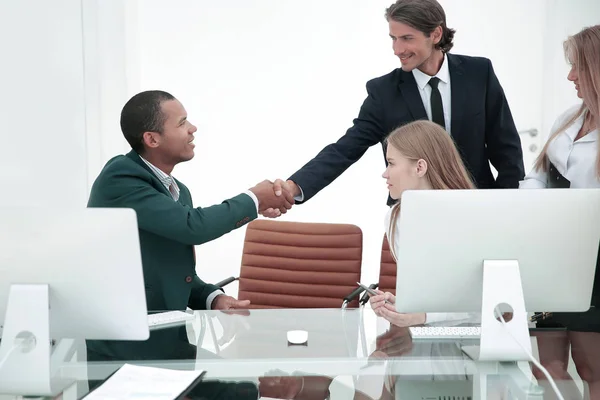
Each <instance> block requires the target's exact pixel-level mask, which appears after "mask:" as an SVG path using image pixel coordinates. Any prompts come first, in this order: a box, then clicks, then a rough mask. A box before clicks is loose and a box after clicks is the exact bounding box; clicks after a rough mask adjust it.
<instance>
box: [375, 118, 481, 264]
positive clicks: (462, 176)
mask: <svg viewBox="0 0 600 400" xmlns="http://www.w3.org/2000/svg"><path fill="white" fill-rule="evenodd" d="M386 144H387V146H392V147H394V148H395V149H396V150H398V151H399V152H400V153H401V154H402V156H404V157H406V158H408V159H409V160H413V161H418V160H420V159H423V160H425V162H427V172H426V175H425V176H426V177H427V179H428V180H429V183H430V184H431V188H432V189H438V190H440V189H474V188H475V185H474V184H473V180H472V179H471V176H470V175H469V173H468V172H467V169H466V168H465V165H464V164H463V162H462V159H461V157H460V154H459V153H458V150H457V149H456V146H455V144H454V141H453V140H452V138H451V137H450V134H449V133H448V132H446V131H445V130H444V129H443V128H442V127H441V126H439V125H438V124H436V123H433V122H430V121H414V122H411V123H409V124H407V125H404V126H401V127H400V128H397V129H395V130H394V131H393V132H392V133H390V134H389V136H388V137H387V138H386ZM399 215H400V201H398V203H397V204H396V205H394V206H393V208H392V215H391V218H390V226H389V230H388V232H390V234H389V236H390V237H389V238H388V241H389V243H390V250H391V252H392V256H393V257H394V259H396V254H395V251H394V243H395V242H394V237H395V235H396V222H397V220H398V216H399Z"/></svg>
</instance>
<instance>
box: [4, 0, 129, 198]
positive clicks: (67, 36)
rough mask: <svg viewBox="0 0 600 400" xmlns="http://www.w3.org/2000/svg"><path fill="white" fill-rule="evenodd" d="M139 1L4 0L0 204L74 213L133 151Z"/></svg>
mask: <svg viewBox="0 0 600 400" xmlns="http://www.w3.org/2000/svg"><path fill="white" fill-rule="evenodd" d="M136 4H137V2H136V1H135V0H127V1H126V2H125V1H122V0H53V1H51V2H49V1H45V0H19V1H8V0H6V1H5V0H3V1H1V2H0V48H1V49H2V63H0V91H1V93H2V96H0V121H2V128H1V129H0V135H1V136H0V137H1V138H2V146H1V147H0V180H1V181H2V183H3V184H2V186H3V188H4V191H3V193H5V194H6V195H4V196H1V197H0V205H14V204H17V205H22V206H26V205H36V206H39V205H43V206H76V207H83V206H85V205H86V203H87V198H88V193H89V189H90V187H91V184H92V182H93V180H94V178H95V177H96V176H97V175H98V172H99V171H100V168H101V167H102V165H103V164H104V163H105V162H106V160H107V159H108V158H110V157H111V156H113V155H114V154H116V153H122V152H123V151H126V150H127V145H126V142H125V140H124V139H123V138H122V135H121V133H120V129H119V113H120V110H121V107H122V106H123V104H124V102H125V101H126V100H127V99H128V98H129V97H130V96H131V95H133V94H134V93H136V92H137V91H138V85H137V84H136V83H137V79H139V66H138V64H137V62H138V60H139V56H138V54H137V52H136V51H137V43H136V40H137V39H136V38H137V34H138V30H137V26H136V24H135V21H136V18H135V17H136V13H137V11H136V9H135V7H136Z"/></svg>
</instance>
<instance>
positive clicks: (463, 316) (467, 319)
mask: <svg viewBox="0 0 600 400" xmlns="http://www.w3.org/2000/svg"><path fill="white" fill-rule="evenodd" d="M394 207H397V206H394ZM394 207H390V209H389V210H388V212H387V214H386V215H385V233H386V236H387V238H388V241H390V240H389V239H390V219H391V218H392V211H393V210H394ZM399 230H400V218H398V219H397V220H396V234H395V235H396V237H395V238H394V243H393V246H394V253H395V254H398V249H399V248H400V237H399V235H398V231H399ZM390 246H392V243H391V241H390ZM415 284H419V282H415ZM423 284H425V285H426V284H427V282H423ZM480 322H481V316H480V313H468V312H465V313H427V314H426V317H425V324H427V325H438V326H453V325H458V324H464V323H480Z"/></svg>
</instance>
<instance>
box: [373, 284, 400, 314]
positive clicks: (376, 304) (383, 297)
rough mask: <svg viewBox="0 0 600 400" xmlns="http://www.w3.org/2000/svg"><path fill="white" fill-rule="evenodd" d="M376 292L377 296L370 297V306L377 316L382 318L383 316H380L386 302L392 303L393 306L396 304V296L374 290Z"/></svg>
mask: <svg viewBox="0 0 600 400" xmlns="http://www.w3.org/2000/svg"><path fill="white" fill-rule="evenodd" d="M374 290H375V292H377V296H370V297H369V304H370V305H371V308H372V309H373V311H375V314H377V315H379V316H380V317H381V316H382V315H381V314H380V311H381V307H383V305H384V304H385V303H386V302H388V303H391V304H396V296H394V295H393V294H391V293H390V292H385V293H384V292H382V291H381V290H377V289H374Z"/></svg>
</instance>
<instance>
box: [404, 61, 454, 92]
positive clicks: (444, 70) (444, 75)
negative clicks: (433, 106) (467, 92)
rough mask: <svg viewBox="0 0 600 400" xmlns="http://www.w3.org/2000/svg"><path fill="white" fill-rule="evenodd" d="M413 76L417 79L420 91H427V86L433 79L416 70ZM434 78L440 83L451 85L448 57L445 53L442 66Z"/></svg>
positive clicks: (413, 71)
mask: <svg viewBox="0 0 600 400" xmlns="http://www.w3.org/2000/svg"><path fill="white" fill-rule="evenodd" d="M412 73H413V76H414V77H415V81H416V82H417V86H419V89H421V90H423V89H425V86H427V84H428V83H429V80H430V79H431V78H433V77H432V76H429V75H427V74H426V73H424V72H423V71H421V70H419V69H417V68H415V69H413V70H412ZM434 76H436V77H438V78H439V79H440V81H442V82H444V83H446V84H447V83H450V70H449V69H448V57H447V56H446V54H445V53H444V59H443V60H442V66H441V67H440V70H439V71H438V73H437V74H435V75H434Z"/></svg>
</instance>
